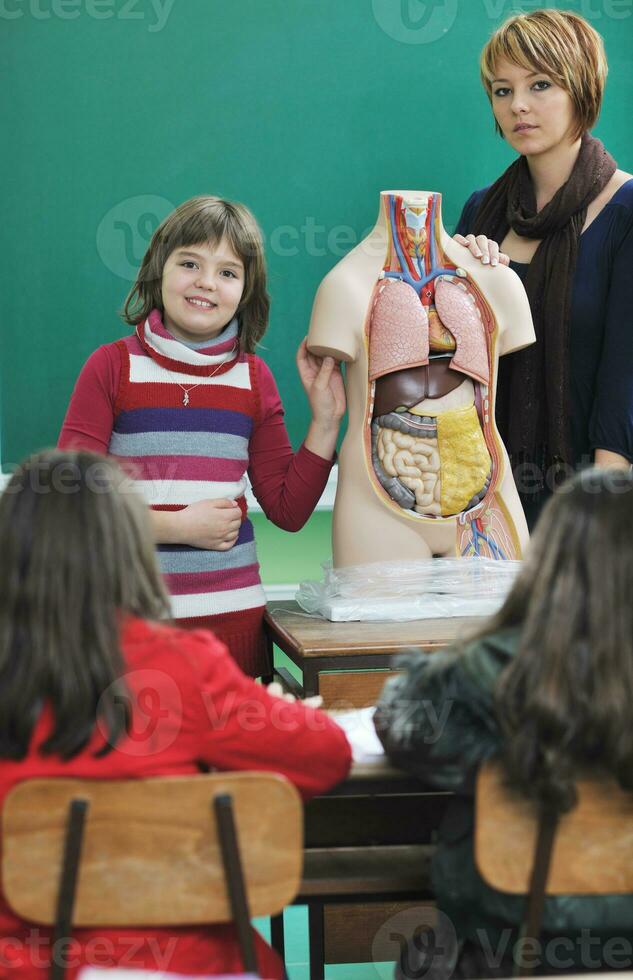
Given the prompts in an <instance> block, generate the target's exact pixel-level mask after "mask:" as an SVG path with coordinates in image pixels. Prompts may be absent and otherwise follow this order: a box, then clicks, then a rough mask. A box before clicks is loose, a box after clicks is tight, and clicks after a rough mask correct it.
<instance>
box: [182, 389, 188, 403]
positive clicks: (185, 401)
mask: <svg viewBox="0 0 633 980" xmlns="http://www.w3.org/2000/svg"><path fill="white" fill-rule="evenodd" d="M182 403H183V405H188V404H189V392H188V391H185V393H184V395H183V396H182Z"/></svg>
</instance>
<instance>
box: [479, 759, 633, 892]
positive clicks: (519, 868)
mask: <svg viewBox="0 0 633 980" xmlns="http://www.w3.org/2000/svg"><path fill="white" fill-rule="evenodd" d="M576 786H577V791H578V804H577V806H576V807H574V809H573V810H571V811H570V812H569V813H566V814H563V815H562V816H561V817H560V818H559V819H558V821H557V824H556V827H555V831H554V830H553V833H554V837H553V844H552V850H551V860H550V861H549V867H548V868H547V872H548V873H547V874H546V882H545V888H544V891H545V894H547V895H585V894H586V895H596V894H600V895H606V894H611V895H623V894H629V893H633V794H632V793H628V792H624V791H623V790H622V789H620V787H619V786H618V785H617V784H616V782H615V781H614V780H613V779H612V778H607V777H606V776H602V775H599V774H595V773H591V774H590V775H583V776H582V777H581V778H580V779H579V780H578V782H577V784H576ZM542 818H543V814H541V813H540V812H539V808H538V806H537V805H536V804H535V803H533V802H531V801H529V800H526V799H525V798H524V797H522V796H520V795H519V794H517V793H515V792H512V791H510V790H509V789H508V788H507V786H506V785H505V777H504V772H503V769H502V768H501V766H500V765H499V764H498V763H496V762H495V763H491V762H489V763H486V764H485V765H483V766H482V767H481V769H480V771H479V774H478V779H477V791H476V803H475V863H476V865H477V869H478V871H479V873H480V875H481V877H482V878H483V879H484V881H486V882H487V883H488V884H489V885H491V886H492V887H493V888H496V889H497V890H498V891H502V892H508V893H510V894H514V895H520V894H523V895H525V894H527V893H528V892H529V891H530V886H531V883H532V879H533V872H534V864H535V855H536V853H537V843H538V836H539V835H538V828H539V824H540V825H541V827H542V828H543V826H544V824H543V819H542ZM550 827H551V824H550ZM542 843H543V841H542V840H541V844H542Z"/></svg>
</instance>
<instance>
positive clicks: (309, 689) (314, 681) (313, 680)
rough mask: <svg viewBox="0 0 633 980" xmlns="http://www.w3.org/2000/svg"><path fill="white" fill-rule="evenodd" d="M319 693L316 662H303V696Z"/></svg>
mask: <svg viewBox="0 0 633 980" xmlns="http://www.w3.org/2000/svg"><path fill="white" fill-rule="evenodd" d="M318 693H319V668H318V665H316V664H305V665H304V667H303V696H304V698H311V697H313V696H314V695H315V694H318Z"/></svg>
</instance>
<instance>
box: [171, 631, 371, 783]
mask: <svg viewBox="0 0 633 980" xmlns="http://www.w3.org/2000/svg"><path fill="white" fill-rule="evenodd" d="M187 647H188V648H189V649H188V651H187V652H188V653H189V655H190V662H191V661H193V662H194V663H195V666H196V673H197V674H198V675H199V676H198V684H199V692H198V691H196V693H195V695H194V696H193V698H192V700H193V701H194V702H195V704H196V706H197V712H198V717H197V720H195V721H194V724H195V725H196V728H197V738H196V742H197V757H198V758H199V759H201V760H203V761H204V762H206V763H207V764H208V765H210V766H213V767H214V768H215V769H220V770H225V771H228V770H231V769H236V770H239V769H242V770H248V769H250V770H262V771H266V772H279V773H281V774H282V776H286V778H287V779H289V780H290V782H292V783H294V785H295V786H296V787H297V789H298V790H299V792H300V793H301V795H302V797H303V798H304V799H308V798H309V797H311V796H314V795H316V794H318V793H323V792H325V791H326V790H328V789H331V787H332V786H335V785H336V784H337V783H339V782H340V781H341V780H342V779H344V778H345V776H346V775H347V773H348V771H349V768H350V765H351V762H352V753H351V749H350V746H349V742H348V741H347V738H346V736H345V733H344V732H343V730H342V729H341V728H339V726H338V725H337V724H336V723H335V722H333V721H332V719H331V718H329V717H328V716H327V715H326V714H325V713H324V712H323V711H319V710H318V709H316V708H309V707H306V706H305V705H304V704H302V702H301V701H294V702H288V701H284V700H282V698H277V697H273V696H272V695H270V694H268V691H267V690H266V688H265V687H264V686H263V685H261V684H256V683H255V681H254V680H252V679H251V678H250V677H246V675H245V674H243V673H242V671H241V670H240V669H239V667H238V666H237V664H236V663H235V661H234V660H233V658H232V657H231V656H230V655H229V653H228V651H227V650H226V648H225V647H224V645H223V644H222V643H220V642H219V641H218V640H216V639H215V637H213V635H212V634H209V633H207V632H205V631H195V632H191V633H188V634H187ZM194 647H195V650H194ZM182 652H183V651H182V646H181V648H180V653H181V655H182Z"/></svg>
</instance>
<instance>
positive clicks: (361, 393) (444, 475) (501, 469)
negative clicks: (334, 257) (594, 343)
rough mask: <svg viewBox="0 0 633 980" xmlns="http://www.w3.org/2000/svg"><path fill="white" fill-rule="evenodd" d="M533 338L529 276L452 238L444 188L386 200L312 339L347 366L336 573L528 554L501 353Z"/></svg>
mask: <svg viewBox="0 0 633 980" xmlns="http://www.w3.org/2000/svg"><path fill="white" fill-rule="evenodd" d="M533 342H534V328H533V326H532V318H531V315H530V309H529V305H528V301H527V297H526V295H525V292H524V290H523V286H522V285H521V282H520V280H519V279H518V277H517V276H516V275H515V273H514V272H512V271H511V270H510V269H508V268H506V267H505V266H499V267H497V268H494V269H493V268H490V267H489V266H483V265H482V264H481V262H480V261H479V260H478V259H475V258H474V257H473V256H472V255H471V253H470V252H469V251H468V250H467V249H466V248H464V247H463V246H462V245H459V244H458V243H457V242H455V241H454V240H453V239H451V238H450V237H449V235H448V234H447V232H446V231H445V230H444V228H443V226H442V220H441V195H440V194H437V193H434V192H427V191H385V192H383V193H382V194H381V207H380V214H379V219H378V223H377V225H376V227H375V228H374V229H373V231H372V232H371V233H370V235H369V236H368V237H367V238H366V239H364V240H363V241H362V242H361V243H360V245H358V246H357V247H356V248H355V249H353V251H352V252H350V253H349V255H347V256H346V257H345V258H344V259H343V260H342V261H341V262H339V264H338V265H337V266H335V268H334V269H332V271H331V272H330V273H329V274H328V275H327V277H326V278H325V279H324V281H323V283H322V284H321V286H320V288H319V291H318V293H317V296H316V299H315V303H314V309H313V314H312V322H311V325H310V332H309V335H308V347H309V349H310V350H311V351H313V352H314V353H315V354H319V355H322V356H324V355H326V354H331V355H332V356H334V357H336V358H339V359H341V360H343V361H346V362H347V367H346V389H347V400H348V412H349V425H348V429H347V433H346V436H345V440H344V442H343V446H342V449H341V454H340V461H339V478H338V488H337V494H336V503H335V506H334V523H333V553H334V564H335V566H338V567H340V566H344V565H353V564H357V563H358V564H360V563H364V562H373V561H394V560H410V559H415V558H427V557H431V556H436V557H437V556H442V557H455V556H458V557H459V556H461V557H469V556H475V555H478V556H481V557H486V558H500V559H504V558H507V559H510V558H520V557H521V554H522V551H523V549H524V547H525V545H526V543H527V539H528V532H527V526H526V523H525V517H524V515H523V510H522V508H521V504H520V502H519V497H518V494H517V492H516V487H515V485H514V481H513V478H512V473H511V470H510V465H509V462H508V456H507V453H506V451H505V448H504V446H503V444H502V442H501V439H500V437H499V433H498V431H497V428H496V425H495V421H494V399H495V385H496V374H497V360H498V357H499V355H500V354H507V353H510V352H511V351H514V350H518V349H520V348H521V347H526V346H527V345H528V344H531V343H533ZM516 397H517V410H518V411H520V410H521V393H520V392H517V393H516Z"/></svg>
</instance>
